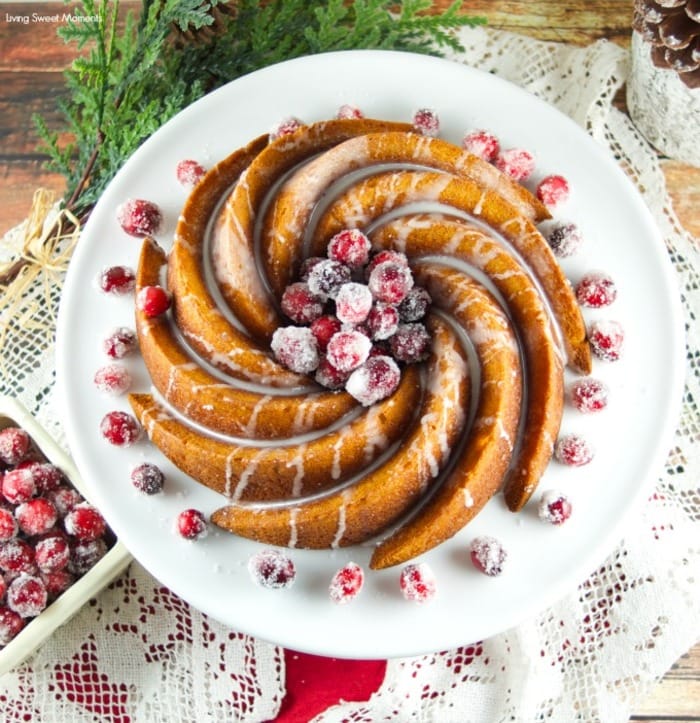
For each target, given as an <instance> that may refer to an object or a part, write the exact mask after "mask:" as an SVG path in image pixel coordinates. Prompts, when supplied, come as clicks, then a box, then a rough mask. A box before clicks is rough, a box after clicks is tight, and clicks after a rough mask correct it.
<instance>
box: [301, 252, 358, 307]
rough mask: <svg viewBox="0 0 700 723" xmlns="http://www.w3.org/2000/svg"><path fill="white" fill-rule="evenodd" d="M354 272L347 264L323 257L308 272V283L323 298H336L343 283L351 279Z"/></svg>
mask: <svg viewBox="0 0 700 723" xmlns="http://www.w3.org/2000/svg"><path fill="white" fill-rule="evenodd" d="M351 276H352V272H351V271H350V268H349V267H348V266H346V265H345V264H341V263H340V262H339V261H333V259H322V260H321V261H318V262H317V263H316V264H314V265H313V266H312V267H311V269H310V270H309V272H308V275H307V283H308V284H309V288H310V289H311V291H312V292H313V293H314V294H316V295H317V296H320V297H321V298H323V299H325V298H331V299H335V297H336V296H337V294H338V291H340V287H341V286H342V285H343V284H347V283H348V281H350V279H351Z"/></svg>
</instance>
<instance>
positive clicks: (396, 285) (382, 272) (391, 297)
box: [367, 261, 413, 304]
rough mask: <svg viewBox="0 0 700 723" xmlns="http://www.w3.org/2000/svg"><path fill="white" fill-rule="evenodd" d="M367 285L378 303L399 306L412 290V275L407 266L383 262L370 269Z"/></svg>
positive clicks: (393, 262)
mask: <svg viewBox="0 0 700 723" xmlns="http://www.w3.org/2000/svg"><path fill="white" fill-rule="evenodd" d="M367 285H368V286H369V290H370V291H371V292H372V295H373V296H374V298H375V299H377V300H378V301H383V302H384V303H385V304H399V303H401V301H403V299H404V298H405V296H406V294H408V292H409V291H410V290H411V289H412V288H413V274H412V273H411V270H410V269H409V268H408V266H404V265H403V264H401V263H397V262H396V261H384V262H382V263H380V264H377V265H376V266H375V267H374V268H373V269H372V272H371V273H370V275H369V280H368V281H367Z"/></svg>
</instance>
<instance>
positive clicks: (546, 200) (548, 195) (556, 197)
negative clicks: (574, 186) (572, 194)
mask: <svg viewBox="0 0 700 723" xmlns="http://www.w3.org/2000/svg"><path fill="white" fill-rule="evenodd" d="M535 194H536V196H537V198H539V199H540V201H542V203H543V204H544V205H545V206H547V208H549V209H554V208H556V207H557V206H560V205H561V204H562V203H565V202H566V201H567V200H568V199H569V182H568V181H567V180H566V178H564V176H557V175H552V176H546V177H545V178H543V179H542V180H541V181H540V182H539V183H538V184H537V189H536V191H535Z"/></svg>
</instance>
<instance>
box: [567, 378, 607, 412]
mask: <svg viewBox="0 0 700 723" xmlns="http://www.w3.org/2000/svg"><path fill="white" fill-rule="evenodd" d="M569 398H570V399H571V403H572V404H573V405H574V407H576V409H578V411H579V412H583V413H584V414H588V413H590V412H599V411H601V410H602V409H605V407H607V405H608V387H607V386H606V385H605V384H604V383H603V382H601V381H600V380H599V379H593V378H591V377H586V378H585V379H577V380H576V381H575V382H573V384H572V385H571V387H570V388H569Z"/></svg>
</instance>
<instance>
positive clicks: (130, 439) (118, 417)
mask: <svg viewBox="0 0 700 723" xmlns="http://www.w3.org/2000/svg"><path fill="white" fill-rule="evenodd" d="M100 433H101V434H102V436H103V437H104V438H105V439H106V440H107V441H108V442H109V443H110V444H113V445H115V446H116V447H130V446H131V445H132V444H134V442H136V441H137V440H138V439H139V437H140V436H141V426H140V425H139V423H138V422H137V421H136V419H135V418H134V417H133V416H132V415H131V414H128V413H127V412H120V411H114V412H108V413H107V414H105V416H104V417H103V418H102V421H101V422H100Z"/></svg>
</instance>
